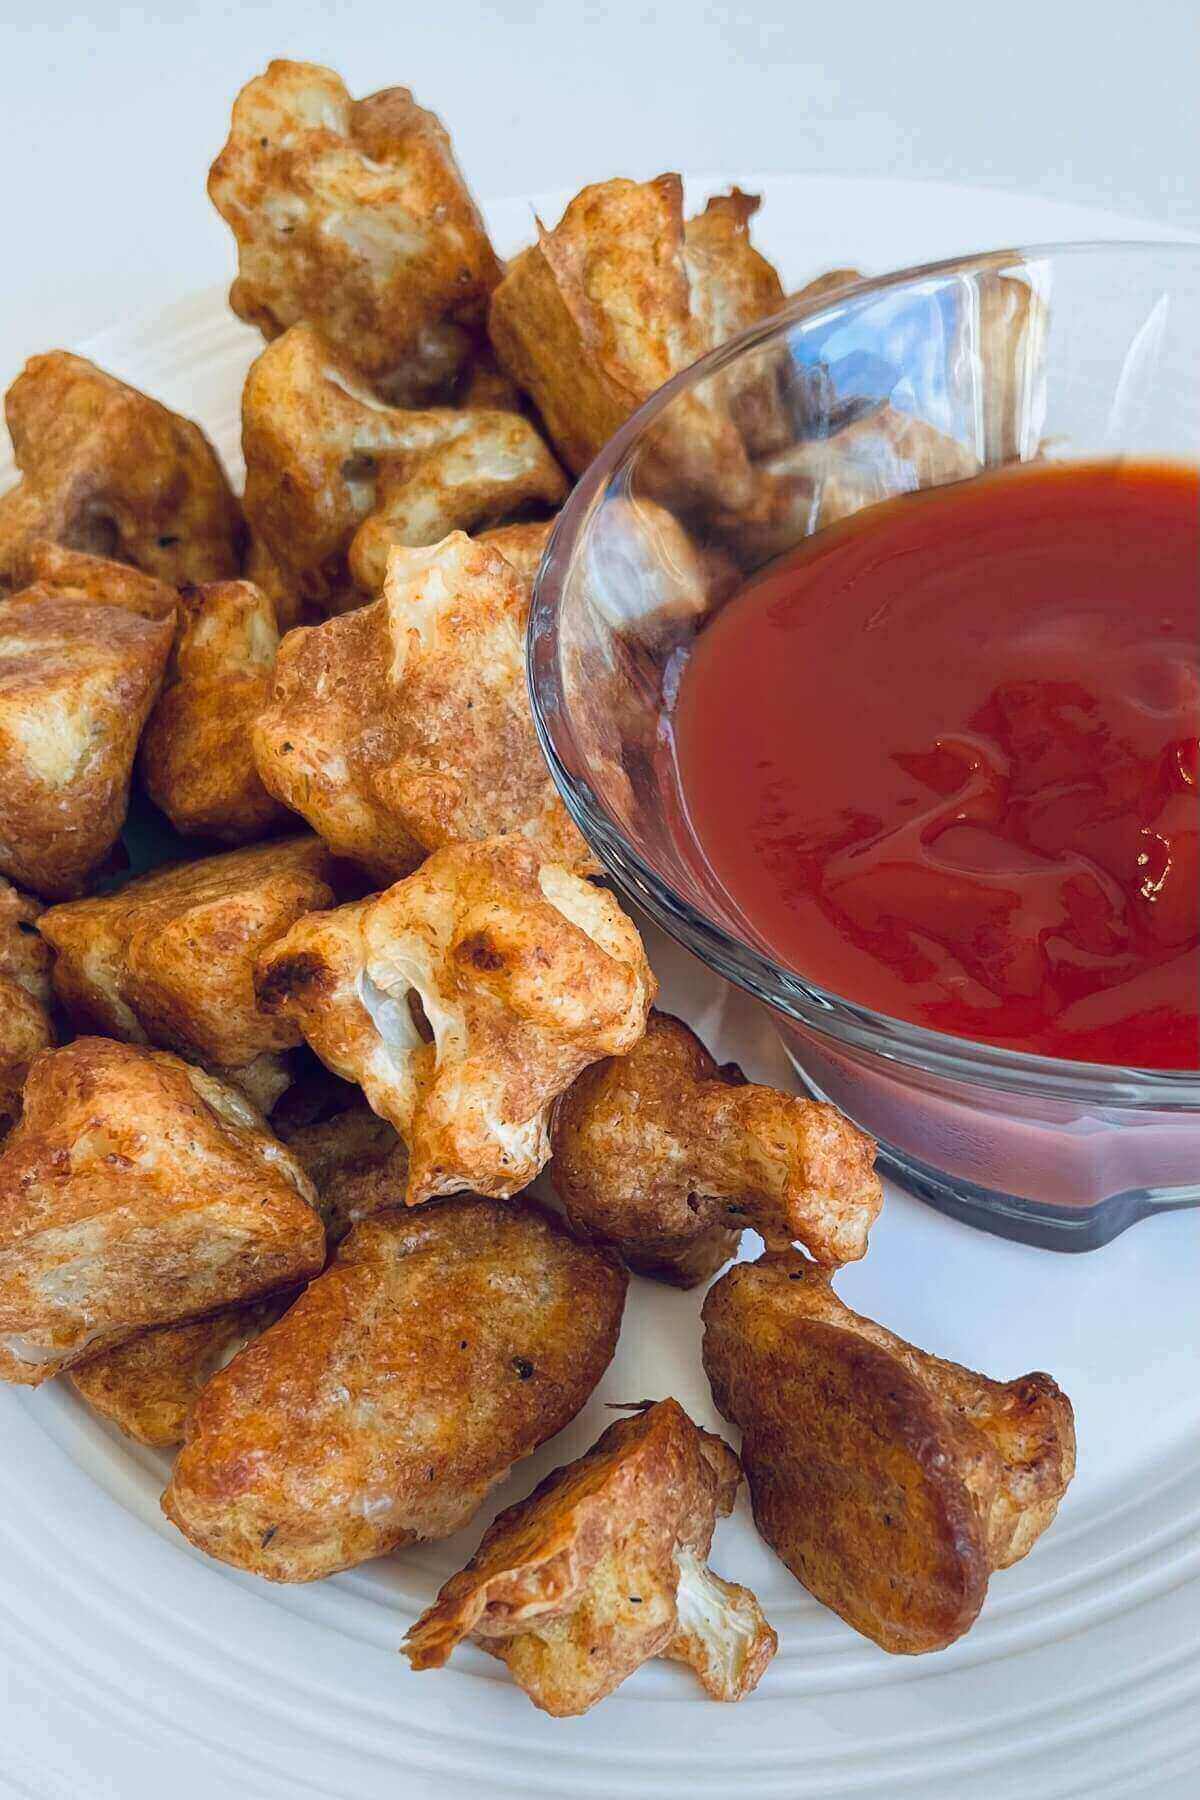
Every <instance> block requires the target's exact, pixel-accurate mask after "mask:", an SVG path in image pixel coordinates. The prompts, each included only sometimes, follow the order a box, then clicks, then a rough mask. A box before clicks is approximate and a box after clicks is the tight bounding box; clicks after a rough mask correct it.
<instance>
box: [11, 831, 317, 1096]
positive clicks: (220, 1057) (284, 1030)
mask: <svg viewBox="0 0 1200 1800" xmlns="http://www.w3.org/2000/svg"><path fill="white" fill-rule="evenodd" d="M332 875H333V859H332V857H330V855H329V853H328V851H327V850H326V849H325V846H324V845H323V844H322V843H321V841H320V839H319V838H313V837H308V836H304V837H295V838H280V839H277V840H275V841H274V842H271V843H267V844H257V845H255V846H253V847H252V848H251V849H248V850H233V851H230V852H228V854H226V855H222V856H206V857H204V858H202V859H201V860H200V861H199V862H192V863H174V864H171V865H169V866H168V867H165V868H162V869H156V870H155V871H154V872H153V873H152V874H150V875H143V876H141V877H140V878H139V879H138V880H136V881H130V882H127V883H126V885H125V886H124V887H122V888H119V889H118V890H117V892H116V893H113V894H106V895H103V896H100V897H99V898H97V899H94V900H77V901H75V902H74V903H73V904H71V905H67V906H55V907H51V909H50V910H49V912H46V913H43V915H42V918H41V920H40V922H39V924H40V929H41V932H42V935H43V936H44V937H45V938H46V939H47V940H48V942H49V943H50V944H51V945H52V946H53V949H54V953H55V961H54V988H55V992H56V994H57V995H58V998H59V1000H60V1001H61V1002H62V1004H63V1006H64V1007H65V1008H66V1010H67V1011H68V1013H69V1014H70V1015H71V1017H72V1018H73V1019H74V1020H75V1022H76V1023H77V1024H78V1025H80V1026H82V1027H83V1028H85V1029H92V1030H100V1031H103V1032H106V1033H108V1034H110V1035H111V1036H113V1037H118V1038H123V1039H126V1040H127V1041H129V1042H132V1043H154V1044H161V1045H162V1046H164V1047H165V1048H166V1049H170V1050H176V1051H179V1052H180V1053H182V1054H184V1055H186V1056H188V1057H189V1058H190V1059H191V1060H193V1061H196V1062H201V1063H204V1064H205V1065H207V1066H208V1067H210V1068H212V1069H213V1070H214V1071H216V1072H217V1073H219V1074H221V1075H222V1076H223V1077H224V1078H225V1079H227V1080H230V1081H233V1082H235V1083H236V1084H237V1085H238V1086H240V1087H242V1088H244V1089H247V1091H250V1092H251V1093H252V1095H254V1094H261V1093H263V1092H264V1089H263V1087H262V1085H261V1083H262V1080H263V1078H264V1077H266V1078H267V1079H268V1091H269V1086H270V1077H271V1071H272V1068H273V1067H275V1068H276V1069H277V1070H278V1071H279V1073H278V1079H279V1080H280V1081H282V1083H283V1086H286V1085H287V1080H286V1075H284V1074H283V1073H282V1065H281V1063H280V1057H279V1053H280V1052H281V1051H283V1050H286V1049H288V1048H289V1047H291V1046H292V1045H294V1044H298V1043H299V1042H300V1032H299V1031H298V1030H297V1029H296V1028H295V1027H294V1026H293V1025H292V1024H291V1023H290V1021H289V1020H287V1019H286V1018H281V1017H277V1016H276V1017H271V1016H269V1015H268V1014H267V1013H265V1012H263V1011H262V1010H261V1009H260V1007H259V1005H258V1001H257V999H256V997H255V992H254V965H255V961H256V959H257V957H258V956H259V955H260V954H261V953H262V951H264V950H265V949H267V947H268V946H269V945H271V944H273V943H274V942H275V941H276V939H278V938H280V937H282V936H283V934H284V933H285V932H286V931H287V930H288V928H289V926H291V925H292V924H294V923H295V921H296V920H297V919H299V918H302V917H304V916H305V915H307V914H309V913H311V912H313V911H314V910H316V909H318V908H320V907H325V906H331V905H332V904H333V902H334V898H335V894H334V888H333V885H332ZM279 1091H282V1089H279ZM273 1097H274V1098H278V1092H276V1093H275V1095H274V1096H273Z"/></svg>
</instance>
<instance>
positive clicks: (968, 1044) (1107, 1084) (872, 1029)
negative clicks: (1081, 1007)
mask: <svg viewBox="0 0 1200 1800" xmlns="http://www.w3.org/2000/svg"><path fill="white" fill-rule="evenodd" d="M1164 252H1167V253H1169V254H1171V255H1174V256H1180V255H1182V256H1183V257H1184V259H1185V260H1187V261H1191V262H1193V263H1195V262H1200V243H1197V242H1195V241H1194V240H1193V241H1189V240H1188V239H1186V238H1184V239H1180V238H1129V239H1113V240H1106V239H1084V240H1081V241H1079V242H1071V243H1044V244H1032V245H1021V246H1012V247H1009V248H1005V249H999V250H987V251H978V252H973V253H971V254H969V255H966V256H955V257H947V258H944V259H941V260H939V261H936V262H927V263H919V264H914V265H913V266H912V267H910V268H904V269H895V270H892V271H890V272H888V273H886V274H884V275H879V276H870V277H865V278H863V279H861V280H858V281H855V282H854V283H853V284H852V285H850V286H847V287H844V288H839V289H838V290H837V291H836V293H834V294H823V295H821V294H819V295H817V296H815V297H814V298H812V299H809V300H805V299H804V297H803V296H800V297H799V298H798V299H796V300H794V301H792V302H791V303H790V304H789V305H788V306H786V307H784V308H783V309H782V310H781V311H780V312H778V313H774V314H772V315H771V317H770V318H768V319H765V320H762V321H760V322H759V323H758V324H757V325H753V326H751V327H750V329H749V330H748V331H745V332H743V333H741V335H740V336H738V337H736V338H733V339H731V340H730V341H729V342H728V343H726V344H722V345H720V346H718V348H717V349H715V350H712V351H710V352H709V354H708V355H707V356H704V357H702V358H701V359H700V360H699V361H698V362H696V363H693V364H691V366H690V367H688V368H687V369H684V370H683V371H682V372H681V373H680V374H678V375H676V376H674V377H672V379H671V380H670V381H668V382H666V383H665V384H664V385H663V386H662V387H661V388H659V389H658V390H657V392H655V393H654V394H652V395H651V396H650V398H649V399H648V400H647V401H645V402H644V403H643V405H642V406H640V407H639V408H638V409H637V411H636V412H634V413H633V414H631V416H630V417H629V418H628V419H627V420H626V421H625V423H624V424H623V425H622V426H621V427H620V428H619V429H618V430H617V431H616V432H615V433H614V435H613V436H612V437H611V438H610V439H609V441H608V443H607V444H605V446H604V448H603V449H602V450H601V451H600V452H599V454H598V455H597V456H596V457H595V459H594V460H593V461H592V462H591V463H590V464H589V465H588V467H587V468H586V469H585V470H584V472H583V474H582V475H581V476H580V477H579V480H578V481H577V482H576V484H575V486H574V488H573V489H572V491H571V493H570V495H569V496H568V498H567V501H566V503H565V504H564V506H563V508H562V510H561V512H560V513H559V515H558V518H557V520H556V521H555V525H554V529H553V531H552V533H551V535H550V539H549V542H548V544H547V546H546V551H545V554H544V555H543V558H542V562H541V565H540V567H539V569H538V572H537V575H536V577H535V580H534V584H533V593H532V598H531V602H530V609H529V624H528V630H527V634H526V658H525V661H526V676H527V682H528V688H529V697H530V705H531V708H532V712H533V719H534V725H535V728H536V730H537V735H538V739H539V742H540V744H541V747H542V751H543V753H544V755H545V758H546V761H547V763H548V765H549V768H550V772H551V774H552V776H553V778H554V782H555V785H556V786H557V788H558V790H559V793H560V794H561V795H562V798H563V802H564V804H565V805H566V808H567V811H568V812H569V814H570V815H571V818H572V819H573V820H574V822H575V824H576V825H577V826H578V828H579V830H580V831H581V832H582V833H583V836H584V838H585V839H586V840H587V842H588V844H589V845H590V847H591V848H592V850H593V851H594V852H595V854H596V855H597V857H598V858H599V860H600V862H601V863H602V864H603V866H604V870H605V872H606V874H607V875H608V876H610V877H611V879H612V880H613V882H614V884H615V885H616V886H617V887H618V888H619V889H621V890H622V892H623V893H625V894H626V895H628V896H629V897H631V898H632V899H633V900H634V901H635V902H636V903H637V904H638V905H640V906H641V907H642V908H643V909H644V910H645V911H646V912H647V913H648V914H649V916H650V917H651V918H652V919H653V920H654V922H655V923H656V924H657V925H659V926H660V927H661V928H662V929H663V930H664V931H666V932H667V934H668V936H670V937H672V938H674V939H675V940H676V941H677V942H678V943H681V944H682V945H683V946H684V948H685V949H687V950H689V951H690V952H691V953H692V954H693V955H695V956H697V957H698V958H699V959H700V961H701V962H703V963H705V964H706V965H707V966H708V967H709V968H712V969H715V970H716V972H717V973H718V974H720V975H722V976H723V977H725V979H727V980H729V981H732V982H733V983H735V984H736V985H737V986H738V987H741V988H743V989H745V990H746V991H747V992H748V993H750V994H752V995H754V996H755V997H756V998H757V999H759V1000H762V1001H764V1002H765V1003H766V1004H767V1005H768V1006H770V1007H771V1008H772V1009H774V1010H775V1011H777V1012H780V1013H782V1014H783V1015H784V1016H785V1017H786V1018H787V1019H788V1020H789V1021H791V1022H792V1023H794V1024H796V1025H799V1026H801V1027H803V1028H805V1029H808V1030H811V1031H813V1032H815V1033H817V1034H818V1035H820V1036H823V1037H826V1038H833V1039H834V1040H835V1041H836V1042H837V1043H840V1044H843V1045H845V1046H846V1047H847V1048H848V1049H850V1050H858V1051H865V1052H867V1053H869V1054H871V1055H874V1056H877V1057H880V1058H882V1059H883V1060H885V1061H888V1062H893V1063H896V1064H898V1065H901V1066H903V1067H906V1068H914V1069H920V1070H922V1071H924V1072H926V1073H928V1074H931V1075H935V1076H942V1077H945V1078H949V1079H953V1080H958V1081H965V1082H971V1081H974V1082H977V1083H978V1084H979V1085H981V1086H985V1087H991V1088H1001V1089H1006V1090H1009V1091H1015V1092H1025V1093H1035V1094H1037V1095H1039V1096H1044V1097H1045V1098H1048V1099H1065V1100H1077V1101H1080V1102H1085V1103H1090V1104H1092V1105H1101V1106H1104V1105H1107V1106H1112V1107H1123V1108H1138V1109H1150V1110H1161V1111H1167V1112H1173V1111H1182V1112H1191V1111H1195V1110H1200V1070H1186V1069H1178V1070H1177V1069H1144V1068H1136V1067H1126V1066H1122V1065H1118V1064H1111V1063H1094V1062H1077V1061H1071V1060H1068V1059H1065V1058H1058V1057H1052V1056H1041V1055H1037V1054H1034V1053H1033V1052H1030V1051H1023V1050H1008V1049H1005V1048H1004V1047H1003V1046H1001V1045H997V1044H988V1043H983V1042H981V1041H979V1040H977V1039H974V1038H965V1037H955V1036H952V1035H951V1034H950V1033H948V1032H940V1031H932V1030H930V1029H929V1028H928V1027H927V1026H923V1025H914V1024H910V1023H908V1022H907V1021H905V1020H903V1019H897V1018H894V1017H892V1016H891V1015H889V1014H886V1013H879V1012H875V1011H874V1010H873V1009H871V1008H870V1007H866V1006H862V1005H859V1004H858V1003H856V1002H854V1001H851V1000H847V999H845V998H843V997H842V996H841V995H839V994H835V993H833V992H832V991H830V990H828V989H825V988H822V987H821V986H819V985H818V984H817V983H816V982H812V981H809V980H807V979H806V978H805V977H803V976H801V975H797V974H795V973H794V972H793V971H792V970H790V969H785V968H783V967H782V966H781V965H779V964H778V963H776V962H775V961H774V960H773V959H772V958H771V957H770V956H768V955H766V954H765V953H764V952H762V951H759V950H756V949H754V948H753V947H752V946H751V945H749V944H745V943H743V942H742V941H741V940H740V939H739V938H736V937H734V936H733V935H732V934H731V933H730V932H728V931H727V930H726V929H725V928H724V926H722V925H719V924H718V923H717V922H716V921H715V920H714V919H711V918H709V917H708V916H707V915H706V914H705V913H704V912H703V910H702V909H701V908H700V907H699V906H698V905H697V904H696V903H695V902H694V901H693V900H692V899H690V898H689V897H688V896H687V895H684V894H681V893H679V892H677V891H676V889H675V888H674V887H672V886H671V884H670V883H669V882H666V881H664V879H663V878H662V877H661V876H660V875H659V874H658V873H657V872H656V871H655V870H654V869H653V868H652V867H651V866H650V864H649V863H648V862H647V861H646V860H645V858H644V857H643V856H642V855H641V853H640V852H639V851H638V850H637V849H636V847H635V846H634V845H633V844H632V843H631V842H630V841H629V839H628V837H627V836H626V833H625V831H624V829H623V828H622V826H621V825H620V823H619V822H618V820H617V819H616V818H615V817H614V816H613V814H612V813H611V811H610V810H609V809H608V807H607V806H606V805H605V803H604V801H603V800H602V799H601V798H600V796H599V794H598V793H597V792H596V790H595V788H594V787H593V786H592V784H591V782H590V781H589V780H588V779H587V777H586V775H576V774H575V773H573V771H572V770H571V769H570V768H569V767H568V766H567V763H566V760H565V758H564V755H563V753H562V750H561V749H560V742H561V741H563V740H565V739H568V738H569V739H571V740H572V742H574V732H573V730H572V726H571V715H570V708H569V706H568V704H567V702H566V699H565V696H564V693H563V688H562V681H561V671H560V666H559V659H558V656H557V639H558V633H557V621H558V612H559V602H560V599H561V595H562V589H563V584H564V581H565V579H566V576H567V573H568V570H569V569H570V567H571V564H572V561H573V555H574V552H575V550H576V548H577V546H578V544H579V541H580V539H581V537H582V534H583V532H584V530H585V529H586V526H587V524H588V522H589V521H590V518H591V516H592V513H593V511H594V509H595V507H596V505H597V503H598V501H599V500H600V498H601V496H602V495H603V493H604V491H605V490H606V488H607V486H608V483H609V481H610V479H611V477H612V475H613V474H614V472H615V471H616V470H617V469H618V468H619V466H620V465H621V464H622V463H623V462H624V461H625V459H626V458H627V456H628V455H629V453H630V452H631V451H632V450H633V449H634V448H635V446H636V445H637V443H638V442H639V440H640V439H641V438H642V437H643V435H644V434H645V432H646V431H647V429H648V428H649V427H650V426H651V425H652V424H653V422H654V421H655V420H656V419H657V418H658V417H659V415H660V414H661V413H662V412H664V411H665V410H666V408H667V407H669V406H670V405H671V404H672V402H673V401H674V400H675V399H676V398H677V396H679V395H680V394H682V393H686V392H688V391H689V390H690V389H692V388H694V387H696V386H697V385H698V384H699V383H700V382H702V381H705V380H707V379H708V378H709V377H710V376H712V375H714V374H715V373H717V372H718V371H719V370H721V369H724V368H726V367H727V366H728V365H729V364H730V363H732V362H735V361H736V360H737V359H738V358H739V357H742V356H744V355H746V354H748V353H749V352H752V351H755V350H757V349H758V348H759V347H760V346H761V345H763V344H765V343H768V342H770V341H771V340H772V339H773V338H777V337H782V336H783V335H784V334H785V333H787V332H789V331H790V330H792V329H793V328H794V327H795V326H796V325H797V324H798V323H800V322H804V323H806V324H807V323H811V322H815V321H818V320H828V321H830V322H832V320H833V319H835V318H836V316H837V314H838V313H839V311H840V310H841V308H842V307H844V305H845V304H846V302H847V301H848V300H850V299H854V300H861V299H863V298H864V297H865V296H868V295H875V294H880V293H884V292H886V291H887V290H888V289H890V288H896V287H902V286H905V285H910V284H913V283H916V282H918V281H921V280H928V279H931V278H933V277H938V276H950V275H954V274H969V273H973V272H975V271H978V270H980V269H988V268H991V269H995V268H998V267H1000V268H1002V267H1004V266H1005V265H1006V264H1008V263H1010V262H1031V261H1035V260H1040V259H1046V258H1049V257H1055V258H1062V257H1077V256H1095V255H1098V254H1102V255H1105V256H1119V257H1136V258H1142V257H1146V256H1147V255H1148V254H1154V255H1162V254H1163V253H1164ZM576 760H577V762H578V765H579V767H580V768H581V769H585V768H586V759H585V758H584V757H583V756H582V754H580V755H579V756H578V757H577V759H576Z"/></svg>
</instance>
